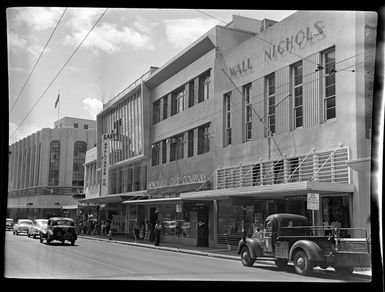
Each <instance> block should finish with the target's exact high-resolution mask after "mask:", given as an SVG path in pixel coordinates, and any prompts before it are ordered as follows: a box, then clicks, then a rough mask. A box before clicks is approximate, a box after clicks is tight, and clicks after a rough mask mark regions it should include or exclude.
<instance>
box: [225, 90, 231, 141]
mask: <svg viewBox="0 0 385 292" xmlns="http://www.w3.org/2000/svg"><path fill="white" fill-rule="evenodd" d="M224 118H225V133H224V137H225V144H224V146H225V147H226V146H228V145H231V92H228V93H226V94H225V95H224Z"/></svg>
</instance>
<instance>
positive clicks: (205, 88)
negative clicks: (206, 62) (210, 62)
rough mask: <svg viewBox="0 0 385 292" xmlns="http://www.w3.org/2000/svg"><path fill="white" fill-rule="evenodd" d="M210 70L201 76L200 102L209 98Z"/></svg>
mask: <svg viewBox="0 0 385 292" xmlns="http://www.w3.org/2000/svg"><path fill="white" fill-rule="evenodd" d="M209 85H210V70H208V71H206V72H205V73H203V74H202V75H201V76H199V91H198V103H199V102H202V101H205V100H207V99H209V89H210V86H209Z"/></svg>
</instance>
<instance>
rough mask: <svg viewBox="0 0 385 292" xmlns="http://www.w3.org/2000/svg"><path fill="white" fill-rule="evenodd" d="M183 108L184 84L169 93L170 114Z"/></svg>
mask: <svg viewBox="0 0 385 292" xmlns="http://www.w3.org/2000/svg"><path fill="white" fill-rule="evenodd" d="M183 109H184V86H182V87H181V88H179V89H177V90H175V91H174V92H173V93H172V94H171V115H175V114H177V113H180V112H182V111H183Z"/></svg>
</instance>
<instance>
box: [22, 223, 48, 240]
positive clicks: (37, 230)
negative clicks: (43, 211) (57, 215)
mask: <svg viewBox="0 0 385 292" xmlns="http://www.w3.org/2000/svg"><path fill="white" fill-rule="evenodd" d="M47 223H48V219H35V220H33V223H32V226H31V227H29V229H28V233H27V235H28V237H30V236H32V237H33V238H36V236H40V234H41V233H46V232H47Z"/></svg>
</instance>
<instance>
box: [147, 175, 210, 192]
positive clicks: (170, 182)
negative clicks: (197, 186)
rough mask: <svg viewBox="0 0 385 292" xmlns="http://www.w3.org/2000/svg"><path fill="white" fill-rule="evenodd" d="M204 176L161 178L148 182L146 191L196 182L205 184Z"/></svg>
mask: <svg viewBox="0 0 385 292" xmlns="http://www.w3.org/2000/svg"><path fill="white" fill-rule="evenodd" d="M205 181H206V175H205V174H204V173H195V174H192V175H184V176H175V177H172V178H166V179H164V178H161V179H159V180H154V181H150V182H149V183H148V189H156V188H161V187H169V186H177V185H183V184H189V183H196V182H202V183H203V182H205Z"/></svg>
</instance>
